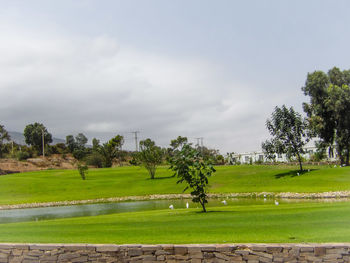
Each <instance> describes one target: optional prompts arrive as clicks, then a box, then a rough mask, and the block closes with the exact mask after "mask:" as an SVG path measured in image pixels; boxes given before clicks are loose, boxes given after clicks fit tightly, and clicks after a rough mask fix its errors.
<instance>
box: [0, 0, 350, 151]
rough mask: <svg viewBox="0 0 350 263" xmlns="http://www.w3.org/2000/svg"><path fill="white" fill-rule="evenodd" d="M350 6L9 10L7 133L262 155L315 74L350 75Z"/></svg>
mask: <svg viewBox="0 0 350 263" xmlns="http://www.w3.org/2000/svg"><path fill="white" fill-rule="evenodd" d="M349 11H350V1H346V0H344V1H340V0H337V1H332V0H329V1H322V0H318V1H312V0H308V1H304V0H300V1H296V0H293V1H281V0H275V1H272V0H270V1H267V0H266V1H261V0H256V1H249V0H248V1H246V0H241V1H233V0H232V1H231V0H228V1H224V0H219V1H214V0H212V1H204V0H198V1H195V0H173V1H170V0H169V1H164V0H147V1H145V0H138V1H136V0H124V1H116V0H111V1H107V0H95V1H92V0H91V1H89V0H70V1H65V0H60V1H54V0H51V1H50V0H42V1H39V0H38V1H37V0H31V1H27V0H23V1H16V0H8V1H2V0H0V124H2V125H5V128H6V129H7V130H9V131H20V132H22V131H23V129H24V127H25V125H27V124H29V123H33V122H41V123H43V124H44V125H45V126H46V127H47V128H48V130H49V131H50V132H51V133H52V134H53V135H54V136H55V137H58V138H65V136H66V135H67V134H74V135H75V134H77V133H79V132H83V133H84V134H86V135H87V136H88V137H89V138H90V139H92V138H93V137H97V138H99V139H101V140H102V141H105V140H107V139H109V138H111V137H112V136H113V135H116V134H122V135H124V136H125V138H126V144H125V146H126V148H128V149H134V144H133V139H132V136H133V135H132V134H131V133H130V132H132V131H140V134H139V136H140V137H141V138H148V137H149V138H152V139H153V140H155V141H156V143H157V144H159V145H161V146H167V145H168V144H169V141H170V140H171V139H173V138H175V137H177V136H178V135H182V136H187V137H189V138H190V140H191V141H195V139H194V138H196V137H203V138H204V145H206V146H208V147H212V148H216V149H219V150H220V151H221V153H223V154H225V153H226V152H232V151H234V152H243V151H253V150H259V149H260V145H261V142H262V141H263V140H264V139H266V138H267V137H268V134H267V131H266V128H265V121H266V119H267V118H268V117H269V116H270V114H271V112H272V110H273V108H274V107H275V106H276V105H282V104H286V105H288V106H294V107H295V108H296V109H297V110H298V111H302V106H301V105H302V102H303V101H306V100H307V98H306V97H304V95H303V93H302V91H301V87H302V86H303V84H304V83H305V79H306V75H307V73H308V72H312V71H314V70H324V71H327V70H328V69H330V68H331V67H333V66H338V67H340V68H341V69H349V68H350V67H349V61H350V52H349V40H350V34H349V28H350V16H349Z"/></svg>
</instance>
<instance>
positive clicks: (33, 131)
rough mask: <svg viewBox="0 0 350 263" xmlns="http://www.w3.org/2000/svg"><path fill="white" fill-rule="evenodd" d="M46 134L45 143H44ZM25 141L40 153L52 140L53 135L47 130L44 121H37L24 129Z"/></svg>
mask: <svg viewBox="0 0 350 263" xmlns="http://www.w3.org/2000/svg"><path fill="white" fill-rule="evenodd" d="M43 136H44V145H43ZM24 138H25V142H26V144H28V145H31V146H33V148H34V149H35V150H36V152H37V153H38V154H40V153H41V152H42V150H43V148H44V147H45V145H48V144H49V143H51V142H52V135H51V134H50V133H49V132H48V131H47V129H46V128H45V126H44V125H43V124H42V123H38V122H35V123H34V124H29V125H27V126H26V127H25V129H24Z"/></svg>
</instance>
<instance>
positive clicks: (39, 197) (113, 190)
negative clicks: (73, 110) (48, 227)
mask: <svg viewBox="0 0 350 263" xmlns="http://www.w3.org/2000/svg"><path fill="white" fill-rule="evenodd" d="M308 168H312V169H313V170H312V171H311V172H309V173H306V174H303V175H301V176H296V173H297V167H295V166H294V167H293V166H248V165H247V166H245V165H241V166H222V167H217V172H216V173H215V175H214V176H213V177H212V178H211V179H210V184H211V189H210V192H212V193H230V192H263V191H265V192H323V191H345V190H350V168H349V167H344V168H330V167H308ZM171 175H172V173H171V171H170V170H169V169H168V168H167V167H161V168H159V169H158V170H157V174H156V177H157V178H156V179H154V180H150V179H149V176H148V174H147V172H146V170H145V169H143V168H139V167H121V168H110V169H90V170H89V173H88V175H87V180H85V181H83V180H81V178H80V176H79V174H78V172H77V171H76V170H46V171H39V172H28V173H20V174H11V175H5V176H0V204H18V203H33V202H49V201H63V200H83V199H94V198H106V197H115V196H135V195H149V194H168V193H182V190H183V188H184V187H185V186H184V185H177V184H176V180H177V179H176V178H174V177H171Z"/></svg>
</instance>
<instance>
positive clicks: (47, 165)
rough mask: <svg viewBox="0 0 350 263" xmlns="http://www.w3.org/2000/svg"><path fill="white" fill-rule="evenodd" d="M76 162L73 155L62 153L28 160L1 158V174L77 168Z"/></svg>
mask: <svg viewBox="0 0 350 263" xmlns="http://www.w3.org/2000/svg"><path fill="white" fill-rule="evenodd" d="M75 163H76V160H75V159H74V158H73V157H71V156H68V157H66V158H62V156H60V155H52V156H49V157H38V158H30V159H28V160H26V161H17V160H15V159H0V175H4V174H9V173H20V172H30V171H39V170H46V169H75Z"/></svg>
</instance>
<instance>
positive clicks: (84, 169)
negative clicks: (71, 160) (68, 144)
mask: <svg viewBox="0 0 350 263" xmlns="http://www.w3.org/2000/svg"><path fill="white" fill-rule="evenodd" d="M77 168H78V172H79V174H80V176H81V179H83V180H85V179H86V176H85V175H86V174H87V173H88V170H89V167H88V166H87V165H83V164H80V163H78V165H77Z"/></svg>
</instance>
